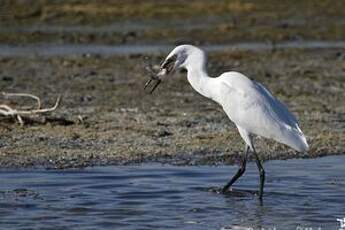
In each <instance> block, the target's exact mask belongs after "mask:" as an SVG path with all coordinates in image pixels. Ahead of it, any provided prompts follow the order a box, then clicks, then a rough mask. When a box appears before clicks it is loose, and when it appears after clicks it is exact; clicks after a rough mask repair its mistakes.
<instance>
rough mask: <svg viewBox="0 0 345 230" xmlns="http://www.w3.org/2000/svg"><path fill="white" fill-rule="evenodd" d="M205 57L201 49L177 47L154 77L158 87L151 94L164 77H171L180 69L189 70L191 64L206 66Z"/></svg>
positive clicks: (186, 46) (188, 46) (189, 46)
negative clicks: (199, 63)
mask: <svg viewBox="0 0 345 230" xmlns="http://www.w3.org/2000/svg"><path fill="white" fill-rule="evenodd" d="M204 56H205V55H204V52H203V51H202V50H201V49H199V48H197V47H195V46H192V45H180V46H177V47H175V48H174V49H173V50H172V51H171V52H170V53H169V54H168V56H167V57H166V58H165V59H164V61H163V62H162V64H161V65H160V68H159V72H158V73H157V75H156V76H155V77H154V80H156V85H155V86H154V87H153V90H151V93H152V92H153V91H154V89H155V88H156V87H157V86H158V84H159V83H160V82H161V78H162V77H164V76H167V75H170V74H172V73H174V71H175V70H177V69H180V68H186V69H188V66H189V65H190V64H191V63H194V64H197V63H198V62H201V64H204V62H205V57H204ZM150 82H151V81H149V82H147V83H146V85H145V86H147V85H148V83H150Z"/></svg>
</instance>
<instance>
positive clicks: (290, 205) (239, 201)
mask: <svg viewBox="0 0 345 230" xmlns="http://www.w3.org/2000/svg"><path fill="white" fill-rule="evenodd" d="M344 162H345V156H334V157H325V158H319V159H314V160H289V161H272V162H267V163H266V164H265V166H266V171H267V183H266V193H265V197H264V203H263V204H262V205H260V202H259V201H258V200H257V197H256V196H255V194H254V191H255V190H256V188H257V182H258V178H257V177H258V176H257V172H256V168H255V165H254V164H249V169H248V171H247V173H246V175H245V176H244V178H243V179H242V180H241V181H240V183H239V184H238V185H237V186H236V190H235V192H232V193H229V194H227V195H222V194H219V193H217V191H218V190H219V187H217V186H219V185H222V184H223V183H225V182H226V180H228V179H229V177H230V176H231V175H232V174H233V173H234V172H235V170H236V167H204V166H203V167H175V166H166V165H144V166H131V167H128V166H124V167H98V168H88V169H84V170H64V171H58V170H57V171H44V170H23V171H9V170H5V171H4V170H3V171H0V175H1V184H0V228H1V229H28V228H35V229H37V228H43V229H49V228H50V229H66V228H74V229H103V228H109V229H114V228H118V227H121V229H150V228H161V229H162V228H164V229H165V228H169V227H170V228H180V229H181V228H184V229H221V228H223V229H238V228H236V227H234V226H244V227H254V228H260V227H263V228H265V229H268V228H271V229H273V227H276V229H296V227H297V226H303V227H313V229H317V228H318V227H322V229H338V228H339V227H340V225H339V223H338V222H337V221H336V219H337V218H343V217H345V198H344V194H345V174H344V172H345V165H344Z"/></svg>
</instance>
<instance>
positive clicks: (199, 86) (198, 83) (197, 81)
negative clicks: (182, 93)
mask: <svg viewBox="0 0 345 230" xmlns="http://www.w3.org/2000/svg"><path fill="white" fill-rule="evenodd" d="M186 69H187V71H188V74H187V78H188V81H189V83H190V84H191V85H192V87H193V88H194V89H195V90H196V91H197V92H198V93H200V94H201V95H203V96H205V97H207V98H210V99H213V100H216V99H217V97H216V92H215V84H216V81H215V80H216V79H215V78H211V77H209V76H208V74H207V71H206V67H205V64H204V63H201V64H200V63H199V64H198V63H197V64H193V65H189V66H187V67H186Z"/></svg>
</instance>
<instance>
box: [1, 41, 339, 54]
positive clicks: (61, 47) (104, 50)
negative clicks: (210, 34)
mask: <svg viewBox="0 0 345 230" xmlns="http://www.w3.org/2000/svg"><path fill="white" fill-rule="evenodd" d="M201 47H202V48H203V49H205V50H206V51H208V52H220V51H222V52H224V51H232V50H246V51H262V50H272V49H292V48H293V49H345V41H291V42H282V43H276V44H274V45H273V44H271V43H265V42H248V43H245V42H243V43H233V44H221V45H206V46H201ZM173 48H174V46H172V45H164V44H157V45H147V44H145V45H100V44H49V43H46V44H45V43H39V44H29V45H18V46H13V45H7V44H0V56H2V57H31V56H42V57H51V56H66V55H67V56H69V55H85V54H92V55H102V56H111V55H130V54H157V53H164V54H166V53H167V52H169V51H170V50H171V49H173Z"/></svg>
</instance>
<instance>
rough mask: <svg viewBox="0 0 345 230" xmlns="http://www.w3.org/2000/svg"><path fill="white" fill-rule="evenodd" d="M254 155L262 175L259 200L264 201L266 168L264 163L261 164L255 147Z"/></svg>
mask: <svg viewBox="0 0 345 230" xmlns="http://www.w3.org/2000/svg"><path fill="white" fill-rule="evenodd" d="M253 153H254V157H255V161H256V165H257V166H258V169H259V173H260V188H259V199H260V200H262V196H263V193H264V184H265V170H264V167H263V166H262V163H261V161H260V159H259V156H258V154H257V153H256V151H255V149H254V147H253Z"/></svg>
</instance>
